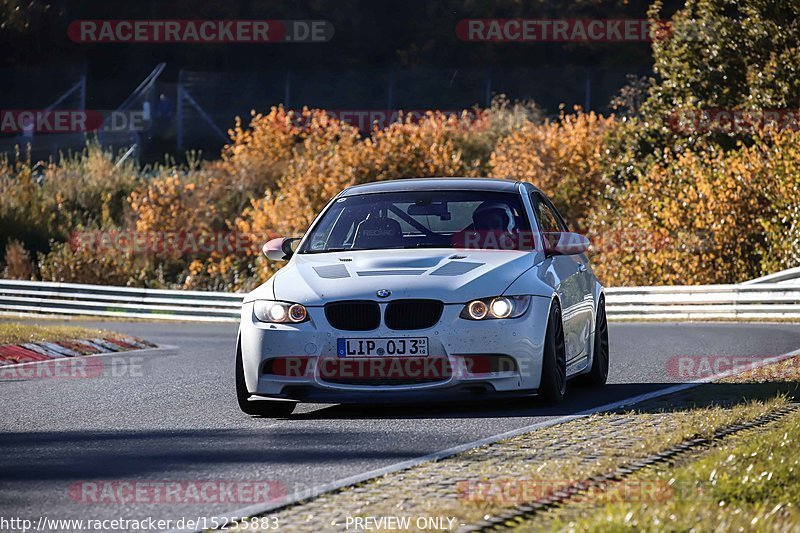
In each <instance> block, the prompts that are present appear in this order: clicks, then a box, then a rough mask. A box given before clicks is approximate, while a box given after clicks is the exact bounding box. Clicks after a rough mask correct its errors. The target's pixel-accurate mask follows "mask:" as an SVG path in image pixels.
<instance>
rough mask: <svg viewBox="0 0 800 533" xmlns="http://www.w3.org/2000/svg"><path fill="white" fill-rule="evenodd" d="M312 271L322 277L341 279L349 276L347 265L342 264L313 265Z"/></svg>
mask: <svg viewBox="0 0 800 533" xmlns="http://www.w3.org/2000/svg"><path fill="white" fill-rule="evenodd" d="M314 272H316V273H317V276H319V277H321V278H323V279H343V278H349V277H350V273H349V272H348V271H347V267H346V266H344V265H324V266H318V267H314Z"/></svg>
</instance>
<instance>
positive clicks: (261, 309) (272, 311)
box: [253, 300, 308, 324]
mask: <svg viewBox="0 0 800 533" xmlns="http://www.w3.org/2000/svg"><path fill="white" fill-rule="evenodd" d="M253 313H254V314H255V315H256V318H257V319H258V321H259V322H272V323H277V324H287V323H288V324H299V323H300V322H305V321H306V320H308V311H307V310H306V308H305V307H304V306H303V305H300V304H293V303H289V302H273V301H271V300H257V301H256V302H255V304H254V305H253Z"/></svg>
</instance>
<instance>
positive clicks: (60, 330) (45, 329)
mask: <svg viewBox="0 0 800 533" xmlns="http://www.w3.org/2000/svg"><path fill="white" fill-rule="evenodd" d="M109 336H113V337H116V338H120V339H124V338H126V337H127V335H122V334H119V333H112V332H110V331H106V330H102V329H92V328H83V327H77V326H39V325H33V324H17V323H11V322H2V323H0V344H22V343H25V342H54V341H60V340H67V339H93V338H97V337H100V338H103V337H109Z"/></svg>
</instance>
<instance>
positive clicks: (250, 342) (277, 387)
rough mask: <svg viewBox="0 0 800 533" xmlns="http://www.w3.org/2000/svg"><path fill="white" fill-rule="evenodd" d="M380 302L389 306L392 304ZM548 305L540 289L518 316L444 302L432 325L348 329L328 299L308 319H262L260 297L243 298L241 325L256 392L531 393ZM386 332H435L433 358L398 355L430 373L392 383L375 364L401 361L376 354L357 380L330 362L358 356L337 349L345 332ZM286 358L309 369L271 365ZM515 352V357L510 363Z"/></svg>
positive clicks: (296, 395)
mask: <svg viewBox="0 0 800 533" xmlns="http://www.w3.org/2000/svg"><path fill="white" fill-rule="evenodd" d="M380 304H381V313H382V314H383V312H384V311H385V305H386V304H385V303H384V302H380ZM549 308H550V300H549V299H548V298H544V297H536V296H534V297H532V298H531V304H530V308H529V309H528V311H527V312H526V313H525V315H523V316H521V317H519V318H515V319H507V320H487V321H471V320H464V319H462V318H460V317H459V314H460V312H461V310H462V309H463V305H461V304H457V305H445V307H444V312H443V313H442V317H441V319H440V320H439V322H438V323H437V324H436V326H434V327H432V328H428V329H421V330H413V331H396V330H391V329H388V328H387V327H386V326H385V325H384V324H383V323H381V326H380V327H379V328H378V329H376V330H372V331H341V330H337V329H334V328H333V327H332V326H330V325H329V324H328V321H327V319H326V318H325V312H324V309H323V308H321V307H309V308H308V312H309V318H310V319H309V321H307V322H303V323H301V324H266V323H262V322H259V321H257V320H256V319H255V317H254V315H253V303H252V302H251V303H246V304H244V305H243V306H242V318H241V328H240V335H241V337H240V343H241V350H242V362H243V366H244V375H245V381H246V383H247V388H248V390H249V391H250V393H251V394H254V395H258V396H265V397H272V398H285V399H293V400H300V401H309V402H320V403H343V402H344V403H347V402H380V401H390V402H396V401H420V400H441V401H451V400H458V399H464V398H475V397H480V396H483V395H498V396H523V395H529V394H532V393H534V392H535V391H536V389H538V388H539V381H540V378H541V373H542V372H541V369H542V352H543V346H544V337H545V331H546V326H547V316H548V311H549ZM385 337H393V338H397V337H427V338H428V357H427V358H429V359H431V360H430V361H421V362H419V363H418V364H417V363H416V362H414V361H411V360H410V359H409V358H395V359H405V360H401V361H399V362H398V366H397V367H396V368H399V369H400V372H406V371H408V372H411V370H408V369H409V368H413V369H414V372H416V374H414V375H415V376H419V375H420V374H419V372H421V373H422V377H423V378H426V379H410V380H407V381H403V380H399V382H393V383H390V384H389V383H386V380H385V379H380V378H383V377H385V375H384V376H380V375H377V374H376V373H375V372H374V371H373V370H372V369H374V368H377V367H379V368H380V371H381V372H383V371H384V369H385V370H387V371H388V370H389V369H390V368H394V367H392V366H391V365H390V364H389V363H388V362H387V365H386V366H385V367H381V365H380V363H379V362H376V361H375V358H370V361H367V362H366V363H365V364H366V366H364V365H363V364H362V365H361V367H360V368H368V369H370V370H368V372H367V374H368V375H367V376H366V378H367V379H359V380H354V381H357V383H356V382H342V380H341V379H339V378H341V374H337V379H333V378H331V375H332V374H331V371H330V370H329V369H330V368H333V367H335V368H337V369H338V368H341V367H342V365H344V366H346V365H348V364H351V362H350V361H348V362H342V359H347V358H339V357H338V356H337V341H338V339H339V338H385ZM465 356H466V357H470V356H478V357H480V358H481V359H482V360H487V359H489V358H492V357H500V358H502V359H503V360H504V364H502V365H499V367H498V368H495V367H492V370H487V369H486V368H476V367H472V368H470V366H469V365H468V364H465V360H466V359H465ZM281 358H288V359H291V360H293V361H295V362H296V361H297V360H302V361H304V363H303V368H302V370H301V371H300V372H288V373H286V374H288V375H275V374H274V373H265V372H264V370H265V368H268V367H271V365H273V364H275V361H276V360H278V359H281ZM433 360H438V361H444V362H446V363H445V364H446V365H448V366H449V368H450V369H451V372H450V373H449V374H446V373H440V374H436V375H435V376H433V375H432V374H430V372H431V370H430V369H433V368H434V367H436V368H439V367H438V366H437V365H432V364H429V363H433ZM509 360H510V361H513V364H510V365H509V364H507V363H508V361H509ZM351 361H352V360H351ZM268 362H269V363H268ZM393 362H394V361H392V363H393ZM265 363H266V364H265ZM352 363H355V362H352ZM337 365H339V366H337ZM284 366H285V365H284ZM350 368H352V366H351V367H350ZM426 369H427V370H426ZM426 372H427V373H428V374H426ZM433 372H436V370H433ZM429 374H430V375H429ZM396 376H397V374H395V377H396ZM361 377H362V378H363V377H364V376H363V375H361ZM372 378H376V379H374V380H372ZM334 381H336V382H334ZM345 381H346V380H345Z"/></svg>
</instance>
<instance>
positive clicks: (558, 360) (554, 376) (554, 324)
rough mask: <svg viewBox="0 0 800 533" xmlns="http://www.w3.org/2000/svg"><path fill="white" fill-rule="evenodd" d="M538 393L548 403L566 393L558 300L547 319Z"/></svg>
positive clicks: (554, 401)
mask: <svg viewBox="0 0 800 533" xmlns="http://www.w3.org/2000/svg"><path fill="white" fill-rule="evenodd" d="M539 394H540V395H541V396H542V398H544V399H545V401H547V402H548V403H560V402H561V401H562V400H564V396H566V394H567V354H566V348H565V346H564V324H563V323H562V321H561V307H560V306H559V305H558V302H554V303H553V306H552V307H551V308H550V316H549V317H548V319H547V333H546V335H545V340H544V359H543V361H542V381H541V385H540V386H539Z"/></svg>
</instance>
